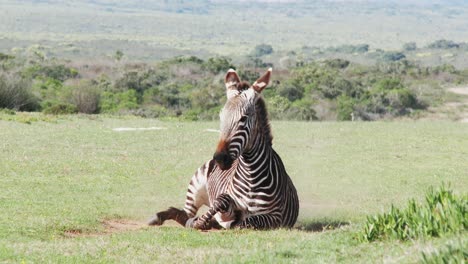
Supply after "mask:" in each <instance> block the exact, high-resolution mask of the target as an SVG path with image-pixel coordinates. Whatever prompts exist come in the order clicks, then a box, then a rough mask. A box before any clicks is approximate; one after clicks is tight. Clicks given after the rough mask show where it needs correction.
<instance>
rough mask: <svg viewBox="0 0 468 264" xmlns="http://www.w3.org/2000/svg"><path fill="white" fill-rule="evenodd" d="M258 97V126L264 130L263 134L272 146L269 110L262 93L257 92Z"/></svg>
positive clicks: (256, 108)
mask: <svg viewBox="0 0 468 264" xmlns="http://www.w3.org/2000/svg"><path fill="white" fill-rule="evenodd" d="M257 96H258V99H257V100H256V105H255V110H256V113H255V114H256V115H257V126H258V127H259V128H260V131H262V133H263V136H264V137H265V138H266V142H267V143H268V144H269V145H270V146H271V145H272V144H273V135H272V134H271V126H270V120H269V118H268V111H267V109H266V104H265V100H264V99H263V97H262V95H260V94H257Z"/></svg>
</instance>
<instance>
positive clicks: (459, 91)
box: [448, 87, 468, 95]
mask: <svg viewBox="0 0 468 264" xmlns="http://www.w3.org/2000/svg"><path fill="white" fill-rule="evenodd" d="M448 91H449V92H452V93H455V94H462V95H468V87H453V88H449V89H448Z"/></svg>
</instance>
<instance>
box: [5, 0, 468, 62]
mask: <svg viewBox="0 0 468 264" xmlns="http://www.w3.org/2000/svg"><path fill="white" fill-rule="evenodd" d="M1 6H2V8H1V10H0V52H8V51H10V50H11V49H13V48H17V49H18V48H27V47H29V46H30V45H32V44H41V45H43V46H45V47H49V49H50V50H53V53H55V54H56V55H58V56H60V55H66V56H76V57H94V56H96V55H98V56H106V55H109V54H112V53H113V52H115V50H117V49H120V50H123V51H124V52H125V53H126V54H130V55H132V56H133V57H135V58H138V59H148V58H150V59H161V58H168V57H172V56H174V55H188V54H193V55H199V56H200V55H202V56H203V55H209V54H211V55H212V54H222V55H228V56H234V55H238V54H246V53H248V52H250V51H251V49H252V47H254V46H255V45H257V44H260V43H268V44H270V45H272V46H273V47H274V48H275V49H276V50H297V49H300V48H301V47H304V46H312V47H315V46H318V47H325V46H336V45H343V44H362V43H366V44H369V45H370V47H371V48H372V49H376V48H382V49H389V50H392V49H400V48H401V46H402V45H403V44H404V43H406V42H411V41H415V42H416V43H417V44H418V46H425V45H427V44H428V43H430V42H433V41H435V40H437V39H450V40H453V41H457V42H464V41H467V40H468V30H467V29H468V19H467V17H468V4H466V3H464V1H443V2H442V1H429V2H427V1H358V0H356V1H354V0H353V1H237V2H235V1H234V2H233V1H230V2H225V1H187V0H185V1H183V0H180V1H138V2H136V3H135V2H134V1H119V2H117V3H116V2H115V1H106V0H89V1H48V0H44V1H9V0H5V1H1Z"/></svg>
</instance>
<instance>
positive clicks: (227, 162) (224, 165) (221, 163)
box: [213, 151, 233, 170]
mask: <svg viewBox="0 0 468 264" xmlns="http://www.w3.org/2000/svg"><path fill="white" fill-rule="evenodd" d="M213 159H214V160H215V161H216V164H218V167H219V168H221V169H222V170H227V169H229V168H231V166H232V162H233V160H232V158H231V156H229V154H228V153H227V152H224V151H223V152H216V153H215V154H214V155H213Z"/></svg>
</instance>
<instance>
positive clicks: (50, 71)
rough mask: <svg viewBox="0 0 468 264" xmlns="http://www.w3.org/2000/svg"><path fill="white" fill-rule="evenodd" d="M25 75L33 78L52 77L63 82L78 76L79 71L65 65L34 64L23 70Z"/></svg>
mask: <svg viewBox="0 0 468 264" xmlns="http://www.w3.org/2000/svg"><path fill="white" fill-rule="evenodd" d="M23 75H24V76H27V77H31V78H37V77H43V78H52V79H55V80H59V81H61V82H63V81H65V80H67V79H70V78H75V77H77V76H78V71H77V70H75V69H73V68H69V67H66V66H65V65H62V64H59V65H40V64H37V65H34V66H31V67H28V68H25V69H24V70H23Z"/></svg>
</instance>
